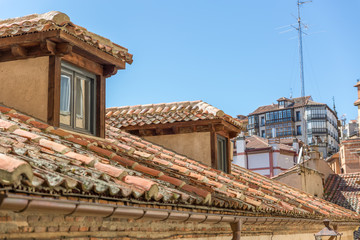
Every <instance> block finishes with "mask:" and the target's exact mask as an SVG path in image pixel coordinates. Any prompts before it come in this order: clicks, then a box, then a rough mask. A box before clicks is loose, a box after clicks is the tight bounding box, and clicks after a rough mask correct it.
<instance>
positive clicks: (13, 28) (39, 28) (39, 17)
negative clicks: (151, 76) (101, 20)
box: [0, 11, 132, 64]
mask: <svg viewBox="0 0 360 240" xmlns="http://www.w3.org/2000/svg"><path fill="white" fill-rule="evenodd" d="M52 30H61V31H64V32H66V33H68V34H71V35H73V36H75V37H77V38H79V39H81V40H82V41H84V42H86V43H88V44H89V45H92V46H94V47H96V48H98V49H100V50H102V51H104V52H106V53H108V54H110V55H112V56H114V57H116V58H120V59H123V60H124V61H125V62H127V63H129V64H131V63H132V55H131V54H130V53H128V50H127V49H126V48H124V47H122V46H120V45H117V44H116V43H113V42H111V41H110V40H109V39H107V38H104V37H101V36H99V35H97V34H95V33H92V32H89V31H88V30H86V28H83V27H80V26H78V25H75V24H74V23H72V22H71V21H70V18H69V17H68V16H67V15H66V14H65V13H61V12H58V11H51V12H47V13H44V14H32V15H28V16H24V17H18V18H11V19H6V20H2V21H0V38H5V37H13V36H17V35H24V34H31V33H35V32H47V31H52Z"/></svg>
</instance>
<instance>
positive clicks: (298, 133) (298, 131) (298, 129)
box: [296, 125, 301, 135]
mask: <svg viewBox="0 0 360 240" xmlns="http://www.w3.org/2000/svg"><path fill="white" fill-rule="evenodd" d="M296 135H301V125H299V126H296Z"/></svg>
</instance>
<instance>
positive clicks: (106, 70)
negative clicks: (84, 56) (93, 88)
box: [103, 65, 118, 78]
mask: <svg viewBox="0 0 360 240" xmlns="http://www.w3.org/2000/svg"><path fill="white" fill-rule="evenodd" d="M117 71H118V69H117V67H116V66H115V65H104V67H103V76H104V77H106V78H108V77H111V76H112V75H115V74H116V73H117Z"/></svg>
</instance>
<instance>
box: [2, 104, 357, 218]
mask: <svg viewBox="0 0 360 240" xmlns="http://www.w3.org/2000/svg"><path fill="white" fill-rule="evenodd" d="M183 105H186V103H183ZM188 109H189V108H186V111H188ZM10 111H11V110H10ZM10 111H9V110H8V109H6V110H5V111H3V113H1V114H0V119H1V120H2V121H3V124H4V126H14V125H15V126H17V128H16V129H19V130H22V131H20V133H21V134H19V132H15V131H16V129H15V131H12V130H9V128H7V129H6V128H3V129H2V130H1V131H0V146H2V147H5V148H7V149H8V150H6V151H5V152H6V154H1V153H0V154H1V155H0V183H1V184H0V185H7V186H10V187H11V188H12V191H13V192H15V193H16V192H18V191H21V192H22V193H24V192H28V193H29V194H30V193H33V192H38V194H59V195H61V194H63V193H64V192H66V194H67V196H76V197H81V196H84V197H87V198H92V197H93V198H95V199H99V198H100V199H101V198H112V199H114V200H117V201H122V200H123V199H124V198H127V199H130V200H135V201H137V202H148V203H152V204H154V203H155V204H160V203H161V204H163V203H166V204H182V206H184V207H186V206H187V204H191V205H200V206H202V208H207V207H217V208H221V210H222V211H227V210H230V209H231V210H232V211H239V212H238V214H242V213H243V212H244V211H245V212H247V214H256V215H257V216H259V215H261V214H271V213H272V214H275V215H276V216H292V217H308V218H313V219H317V218H319V217H323V216H327V217H329V218H333V219H338V218H341V219H359V216H358V215H357V214H356V213H355V212H352V211H350V210H347V209H344V208H342V207H338V206H337V205H335V204H332V203H329V202H327V201H324V200H322V199H319V198H316V197H313V196H311V195H309V194H306V193H304V192H301V191H298V190H295V189H293V188H291V187H288V186H286V185H284V184H282V183H279V182H276V181H272V180H271V179H269V178H267V177H264V176H262V175H259V174H256V173H253V172H250V171H249V170H247V169H244V168H241V167H238V166H236V165H232V174H226V173H223V172H221V171H218V170H216V169H212V168H211V167H209V166H206V165H204V164H202V163H200V162H198V161H195V160H193V159H189V158H187V157H185V156H182V155H180V154H177V153H174V152H172V151H170V150H167V149H164V148H162V147H160V146H158V145H155V144H153V143H150V142H148V141H146V140H144V139H141V138H139V137H136V136H133V135H131V134H128V133H126V132H123V131H122V130H119V129H117V128H115V127H111V126H109V125H108V126H107V127H106V129H107V131H106V134H107V139H104V140H100V139H97V138H96V139H95V138H92V137H90V136H89V137H87V136H83V135H81V136H80V135H77V134H74V133H71V134H70V133H67V132H66V130H59V129H51V128H49V127H46V128H43V126H46V124H43V123H41V122H39V121H36V120H31V121H28V120H26V117H23V116H22V115H21V114H20V113H17V114H13V115H11V116H10V115H8V114H9V112H10ZM184 111H185V110H184ZM208 111H209V112H211V111H214V109H209V110H208ZM27 121H28V122H27ZM33 122H38V123H39V126H42V130H39V129H36V128H34V127H33V124H32V123H33ZM23 131H24V132H23ZM25 132H28V134H25ZM33 134H34V135H33ZM20 135H21V136H20ZM34 136H36V137H34ZM38 136H39V137H38ZM1 166H6V167H3V168H2V167H1ZM8 166H14V168H11V169H9V168H8ZM21 166H24V167H21ZM3 173H4V174H5V175H6V174H7V175H8V176H10V177H5V175H4V174H3ZM15 173H16V174H15ZM32 176H33V177H32ZM26 179H27V182H28V184H27V183H26V181H24V180H26ZM19 184H20V185H19Z"/></svg>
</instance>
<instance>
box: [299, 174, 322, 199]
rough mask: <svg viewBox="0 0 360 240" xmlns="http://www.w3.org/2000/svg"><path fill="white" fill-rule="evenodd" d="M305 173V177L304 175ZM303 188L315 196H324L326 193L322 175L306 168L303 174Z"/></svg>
mask: <svg viewBox="0 0 360 240" xmlns="http://www.w3.org/2000/svg"><path fill="white" fill-rule="evenodd" d="M304 174H305V177H304ZM301 180H302V189H303V190H304V191H305V192H307V193H310V194H312V195H314V196H317V197H320V198H322V197H323V195H324V185H323V179H322V175H320V174H319V173H317V172H315V171H313V170H310V169H305V172H304V173H303V174H302V179H301Z"/></svg>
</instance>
